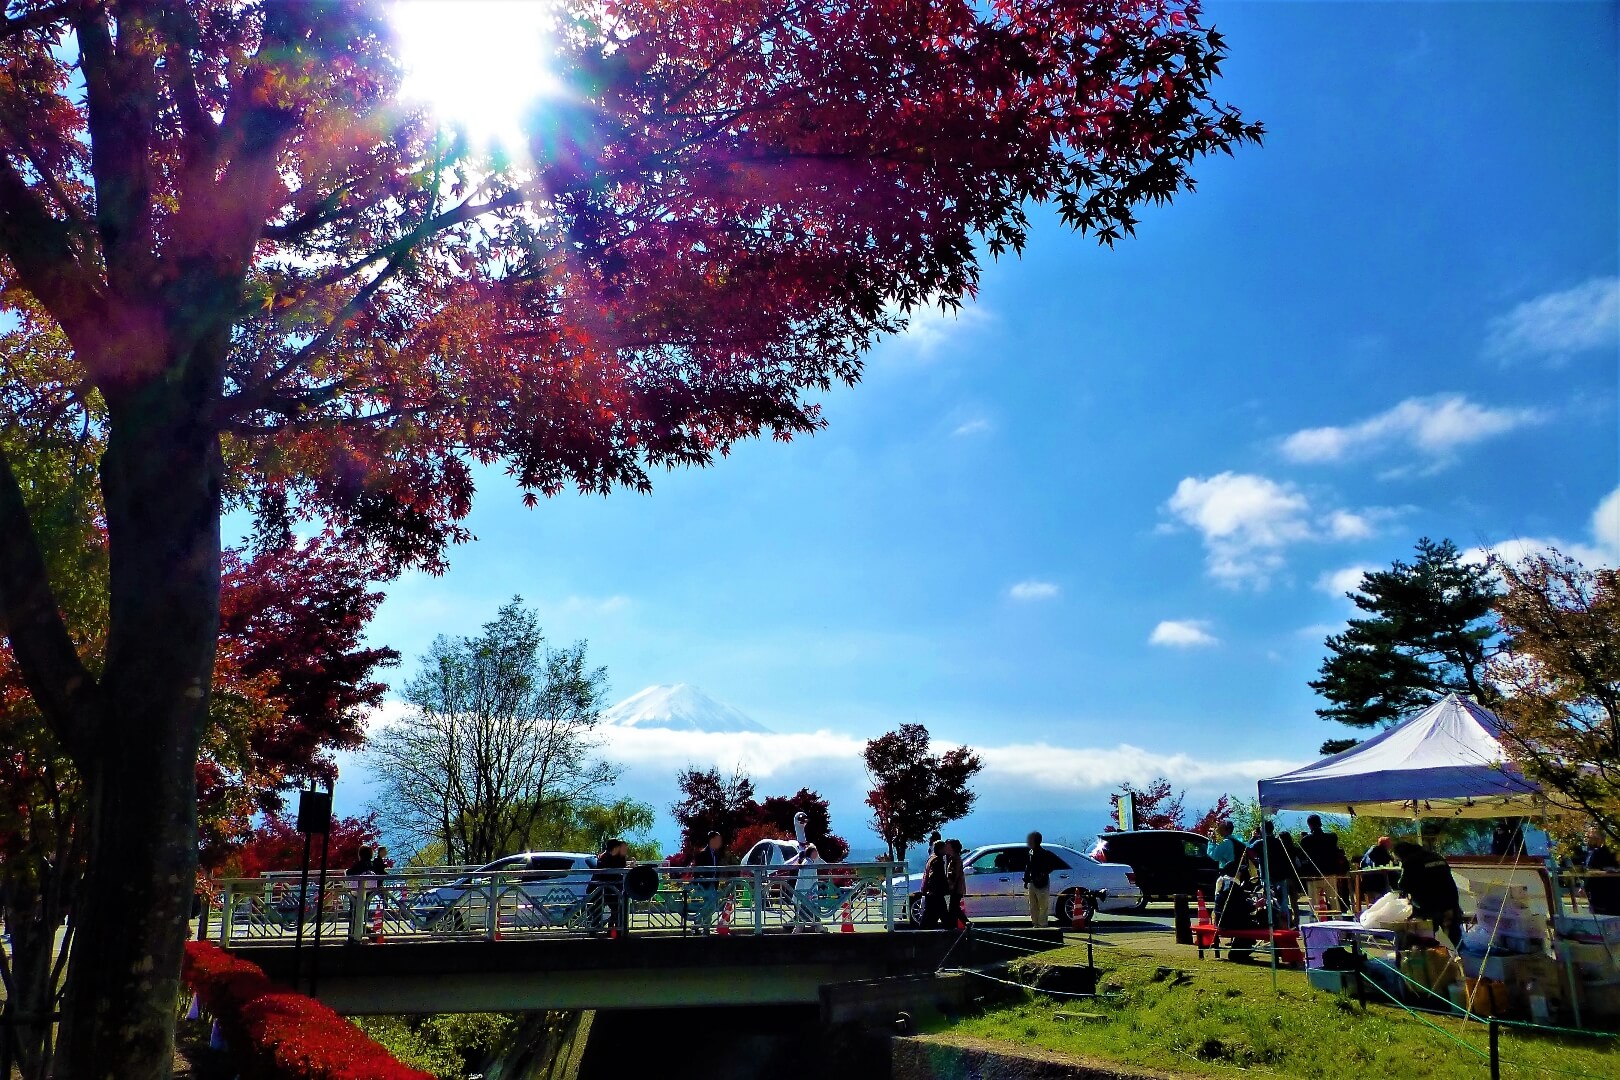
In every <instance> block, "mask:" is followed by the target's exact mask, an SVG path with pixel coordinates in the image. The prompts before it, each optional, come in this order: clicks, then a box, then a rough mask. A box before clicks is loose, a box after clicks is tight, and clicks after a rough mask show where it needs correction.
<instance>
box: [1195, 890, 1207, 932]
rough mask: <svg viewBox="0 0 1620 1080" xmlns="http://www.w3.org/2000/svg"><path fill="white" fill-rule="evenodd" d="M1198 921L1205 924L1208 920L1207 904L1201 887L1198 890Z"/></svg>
mask: <svg viewBox="0 0 1620 1080" xmlns="http://www.w3.org/2000/svg"><path fill="white" fill-rule="evenodd" d="M1198 921H1199V922H1201V923H1205V924H1207V923H1208V922H1209V905H1208V904H1206V903H1204V890H1203V889H1199V890H1198Z"/></svg>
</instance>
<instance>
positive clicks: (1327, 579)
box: [1316, 565, 1378, 596]
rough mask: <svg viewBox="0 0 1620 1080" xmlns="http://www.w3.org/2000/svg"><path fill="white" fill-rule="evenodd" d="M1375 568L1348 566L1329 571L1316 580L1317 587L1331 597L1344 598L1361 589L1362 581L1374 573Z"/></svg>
mask: <svg viewBox="0 0 1620 1080" xmlns="http://www.w3.org/2000/svg"><path fill="white" fill-rule="evenodd" d="M1376 569H1378V568H1377V567H1375V566H1360V565H1358V566H1346V567H1345V568H1344V569H1342V570H1329V571H1328V572H1327V573H1325V574H1323V575H1322V576H1321V577H1319V578H1317V579H1316V587H1317V588H1318V589H1320V590H1321V591H1322V592H1325V593H1327V594H1328V595H1329V596H1343V595H1344V594H1345V593H1349V592H1355V591H1356V590H1357V589H1358V588H1360V587H1361V579H1362V578H1363V577H1365V576H1366V575H1367V574H1369V573H1371V572H1372V571H1374V570H1376Z"/></svg>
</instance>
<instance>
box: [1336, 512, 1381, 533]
mask: <svg viewBox="0 0 1620 1080" xmlns="http://www.w3.org/2000/svg"><path fill="white" fill-rule="evenodd" d="M1325 524H1326V525H1327V531H1328V535H1329V536H1331V537H1333V539H1335V540H1365V539H1367V537H1369V536H1371V535H1373V533H1374V532H1375V531H1376V530H1375V529H1374V528H1373V523H1372V520H1371V517H1370V515H1368V514H1366V513H1360V514H1353V513H1351V512H1350V511H1348V510H1335V511H1333V512H1332V513H1331V514H1329V515H1328V516H1327V521H1326V523H1325Z"/></svg>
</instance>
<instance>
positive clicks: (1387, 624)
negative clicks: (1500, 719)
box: [1311, 537, 1498, 753]
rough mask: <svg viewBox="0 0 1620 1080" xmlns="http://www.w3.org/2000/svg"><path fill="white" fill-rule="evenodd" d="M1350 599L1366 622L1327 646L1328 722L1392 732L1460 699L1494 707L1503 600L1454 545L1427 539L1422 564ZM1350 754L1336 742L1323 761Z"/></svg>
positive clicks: (1392, 572) (1324, 688)
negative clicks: (1449, 699) (1451, 696)
mask: <svg viewBox="0 0 1620 1080" xmlns="http://www.w3.org/2000/svg"><path fill="white" fill-rule="evenodd" d="M1346 595H1347V596H1349V598H1350V599H1351V601H1352V602H1354V603H1355V605H1356V607H1358V608H1360V609H1361V610H1362V611H1363V612H1366V617H1364V618H1358V619H1351V620H1350V625H1349V626H1348V627H1347V628H1346V629H1345V631H1344V632H1343V633H1341V634H1334V635H1333V636H1331V637H1329V638H1328V639H1327V649H1328V655H1327V657H1326V658H1325V659H1324V660H1323V661H1322V667H1321V670H1320V672H1319V673H1318V677H1317V678H1316V679H1315V680H1314V681H1313V682H1312V683H1311V689H1313V690H1315V691H1316V692H1317V693H1318V694H1321V695H1322V697H1324V698H1325V699H1327V705H1326V706H1325V707H1323V708H1320V709H1317V710H1316V712H1317V715H1318V716H1320V717H1322V718H1323V719H1324V720H1334V721H1337V722H1338V723H1341V724H1348V725H1349V726H1351V727H1354V728H1361V729H1367V728H1377V727H1389V726H1391V725H1393V724H1394V723H1396V722H1397V721H1399V720H1400V719H1401V718H1402V717H1405V716H1408V715H1410V714H1411V713H1412V712H1414V711H1415V710H1417V709H1421V708H1424V707H1425V706H1428V705H1430V704H1432V703H1433V702H1435V701H1436V700H1438V699H1439V698H1441V697H1444V696H1445V695H1446V694H1448V693H1451V692H1453V691H1455V692H1458V693H1463V694H1468V695H1470V696H1471V697H1473V698H1474V699H1475V700H1476V701H1478V702H1480V703H1481V704H1483V705H1491V704H1493V703H1494V701H1495V698H1496V694H1495V691H1494V690H1493V689H1492V688H1491V685H1490V683H1489V682H1488V681H1486V679H1485V677H1484V671H1485V664H1486V662H1487V661H1488V660H1489V659H1490V657H1491V655H1492V653H1493V651H1494V644H1495V638H1496V629H1495V626H1494V624H1493V622H1492V605H1493V604H1494V603H1495V601H1496V598H1497V595H1498V590H1497V586H1496V582H1495V579H1494V578H1493V577H1492V575H1491V572H1490V570H1489V569H1488V568H1487V567H1485V566H1483V565H1477V564H1474V563H1469V562H1465V561H1464V560H1463V558H1462V554H1461V553H1460V552H1459V551H1458V550H1457V546H1456V545H1455V544H1453V543H1452V542H1451V541H1450V540H1440V541H1438V542H1437V541H1433V540H1430V539H1428V538H1427V537H1424V538H1423V539H1421V540H1419V541H1418V542H1417V557H1416V558H1415V559H1414V560H1413V561H1412V562H1410V563H1406V562H1402V561H1401V560H1399V559H1397V560H1396V561H1395V562H1394V563H1393V564H1391V566H1390V568H1389V569H1388V570H1376V571H1373V572H1371V573H1368V574H1367V575H1365V576H1364V577H1363V578H1362V579H1361V584H1360V585H1359V586H1357V588H1356V590H1355V591H1354V592H1350V593H1347V594H1346ZM1349 745H1354V744H1353V743H1348V742H1345V741H1343V740H1330V741H1329V742H1327V743H1324V744H1323V747H1322V751H1323V753H1333V752H1335V751H1337V750H1342V749H1344V748H1345V747H1346V746H1349Z"/></svg>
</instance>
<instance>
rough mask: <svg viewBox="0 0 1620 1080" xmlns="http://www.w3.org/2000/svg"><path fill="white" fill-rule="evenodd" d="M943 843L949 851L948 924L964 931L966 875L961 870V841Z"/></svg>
mask: <svg viewBox="0 0 1620 1080" xmlns="http://www.w3.org/2000/svg"><path fill="white" fill-rule="evenodd" d="M945 843H946V846H948V847H949V848H950V849H951V867H950V873H951V887H952V889H951V895H950V912H949V917H950V923H951V925H952V926H954V927H956V928H957V929H958V930H966V929H967V924H968V919H967V907H966V902H967V874H966V873H965V872H964V871H963V869H962V841H960V840H957V839H954V838H953V839H950V840H947V841H945Z"/></svg>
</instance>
